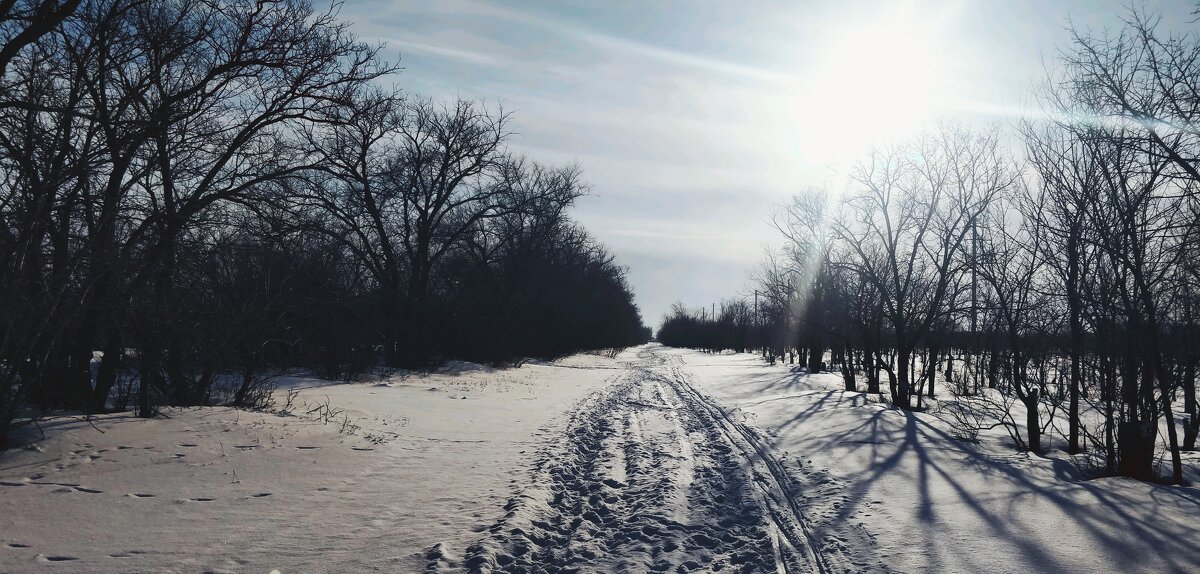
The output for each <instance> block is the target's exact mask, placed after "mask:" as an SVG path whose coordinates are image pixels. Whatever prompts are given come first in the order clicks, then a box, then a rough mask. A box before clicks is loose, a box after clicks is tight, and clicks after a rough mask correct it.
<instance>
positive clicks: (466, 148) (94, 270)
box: [0, 0, 644, 440]
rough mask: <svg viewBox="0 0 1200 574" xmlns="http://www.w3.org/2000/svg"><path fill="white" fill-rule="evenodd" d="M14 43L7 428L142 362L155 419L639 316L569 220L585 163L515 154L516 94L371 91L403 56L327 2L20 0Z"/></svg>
mask: <svg viewBox="0 0 1200 574" xmlns="http://www.w3.org/2000/svg"><path fill="white" fill-rule="evenodd" d="M0 42H3V44H2V45H0V94H2V96H0V172H2V174H3V175H2V176H0V218H2V220H3V222H2V224H0V322H2V323H0V440H3V438H4V437H5V436H6V435H7V431H8V429H9V425H10V423H11V421H12V420H13V418H14V417H15V416H16V415H17V413H18V412H19V410H20V409H22V408H24V407H25V406H26V405H34V406H36V407H38V408H43V409H44V408H59V407H65V408H71V409H80V410H83V411H85V412H96V411H100V410H103V409H105V408H106V407H108V406H109V405H110V404H111V403H110V393H111V391H112V389H113V388H114V386H119V385H120V384H121V382H122V381H128V380H132V381H134V385H133V386H135V387H136V388H138V389H139V390H138V393H137V401H138V408H139V411H140V413H141V414H142V415H143V416H149V415H151V414H152V413H153V412H154V409H155V406H156V405H157V404H162V403H168V404H179V405H186V404H208V403H211V402H212V401H215V400H219V399H222V398H228V399H229V400H231V401H232V402H234V403H238V404H246V403H247V402H251V401H253V400H255V398H256V396H261V389H262V387H261V383H262V381H263V379H264V374H266V373H268V372H270V371H272V370H274V369H278V368H280V367H283V366H291V365H296V366H310V367H312V368H314V369H317V371H318V372H319V373H320V374H322V375H325V376H329V377H335V376H336V377H344V376H349V375H351V374H354V373H358V372H363V371H366V370H368V369H373V368H375V367H377V366H378V365H380V364H384V365H387V366H392V367H405V368H421V367H425V366H428V365H431V364H433V363H434V362H436V361H437V360H439V359H441V358H445V357H451V356H453V357H461V358H465V359H473V360H484V361H490V362H504V361H508V360H512V359H515V358H520V357H524V356H558V355H562V354H566V353H570V352H574V351H577V350H580V349H590V348H603V347H618V346H624V345H628V344H631V343H635V342H638V341H640V340H641V339H642V338H643V337H644V333H643V331H642V328H641V322H640V319H639V316H638V311H637V308H636V307H635V306H634V304H633V301H632V296H631V294H630V291H629V288H628V286H627V284H626V281H625V277H624V271H623V269H622V268H620V267H619V266H617V265H616V264H615V263H614V261H613V258H612V256H611V255H610V254H608V253H607V252H606V251H605V250H604V248H603V247H601V246H600V245H599V244H597V243H596V242H595V241H594V240H593V239H592V238H591V237H589V236H588V234H587V233H586V232H585V231H584V230H583V229H582V228H581V227H579V226H578V225H577V224H576V223H574V222H573V221H572V220H571V219H570V217H569V216H568V210H569V208H570V206H571V205H572V204H573V202H574V201H575V200H576V199H577V198H578V197H580V196H581V195H583V194H584V193H586V191H587V189H586V186H585V185H584V184H583V183H582V182H581V179H580V173H579V170H578V169H577V168H575V167H569V166H568V167H549V166H544V165H541V164H538V163H535V162H533V161H530V160H528V159H525V158H522V157H520V156H518V155H515V154H513V153H512V152H510V151H509V150H508V149H507V146H506V143H507V141H508V139H509V137H510V134H511V131H510V128H509V123H510V117H509V115H508V114H506V113H504V112H503V111H502V110H501V111H494V110H489V109H488V108H487V107H486V106H484V105H482V104H480V103H476V102H470V101H457V102H451V103H449V104H439V103H435V102H433V101H431V100H428V99H422V98H419V97H414V96H411V95H406V94H403V93H401V92H398V91H396V90H392V89H385V88H383V87H381V86H382V85H383V84H382V82H383V81H385V80H387V79H388V77H389V76H390V75H391V74H393V73H394V72H396V71H397V68H396V66H395V65H394V64H392V63H390V62H387V61H385V60H383V59H382V58H381V57H380V54H379V48H378V47H376V46H371V45H367V44H364V43H362V42H360V41H358V40H357V39H356V38H355V37H354V36H353V35H352V34H351V33H349V32H348V30H347V25H346V23H344V22H341V21H339V20H338V18H337V14H336V8H330V9H326V10H314V9H313V7H312V6H311V5H310V4H308V3H307V2H305V1H304V0H254V1H251V0H232V1H230V0H220V1H218V0H78V1H69V0H68V1H62V2H60V1H56V0H16V1H14V2H4V3H0ZM101 356H102V357H103V358H102V360H100V359H99V358H100V357H101ZM231 373H236V376H235V377H231ZM231 380H232V381H234V382H233V383H232V384H230V383H229V381H231Z"/></svg>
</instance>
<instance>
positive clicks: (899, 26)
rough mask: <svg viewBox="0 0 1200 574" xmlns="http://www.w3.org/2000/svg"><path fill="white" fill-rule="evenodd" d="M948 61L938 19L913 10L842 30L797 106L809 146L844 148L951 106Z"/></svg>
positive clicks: (835, 152)
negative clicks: (937, 23) (919, 16)
mask: <svg viewBox="0 0 1200 574" xmlns="http://www.w3.org/2000/svg"><path fill="white" fill-rule="evenodd" d="M946 62H947V54H945V53H943V51H942V50H941V49H940V47H939V45H938V27H937V26H936V25H935V23H934V21H932V20H923V19H920V18H916V17H914V16H913V15H911V14H907V13H900V14H895V15H893V16H892V17H889V18H886V19H884V20H881V21H876V22H856V23H853V24H851V25H848V26H847V27H846V28H845V29H843V30H841V31H839V32H835V33H834V34H833V35H832V38H831V39H830V41H828V42H826V43H825V44H824V45H823V46H822V47H821V48H820V49H819V56H818V57H817V60H816V67H815V69H814V72H813V73H812V75H811V76H810V77H809V81H808V82H807V85H806V86H805V88H804V93H803V94H801V97H800V98H799V100H800V105H799V106H798V109H797V110H796V111H797V112H798V114H799V115H800V116H801V118H800V122H801V129H804V130H806V131H808V132H809V133H808V134H807V137H805V138H804V139H805V140H806V141H807V142H808V145H809V146H810V147H811V148H812V149H811V150H810V151H816V152H818V153H821V154H828V155H830V156H832V157H836V156H841V155H845V154H849V153H855V152H857V151H858V150H860V149H862V148H864V147H866V146H868V145H871V144H873V143H881V142H883V141H887V140H891V139H894V138H897V137H899V136H901V135H903V134H905V133H907V132H910V131H913V130H915V129H918V128H919V127H920V125H921V124H923V123H925V122H927V121H929V120H930V119H932V118H934V117H936V116H937V115H938V114H939V113H941V111H942V110H944V109H945V108H946V103H947V97H948V95H949V93H948V92H949V89H950V86H949V82H948V81H947V78H948V77H949V74H948V73H947V71H946Z"/></svg>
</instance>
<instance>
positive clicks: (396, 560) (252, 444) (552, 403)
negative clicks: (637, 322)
mask: <svg viewBox="0 0 1200 574" xmlns="http://www.w3.org/2000/svg"><path fill="white" fill-rule="evenodd" d="M458 367H459V368H458V369H456V370H455V372H454V373H441V374H434V375H428V376H411V377H407V378H394V379H389V380H387V381H384V382H378V381H377V382H367V383H355V384H344V385H342V384H338V385H334V384H329V383H326V382H322V381H316V380H307V379H291V380H286V381H283V383H285V386H287V387H292V388H298V389H302V390H301V391H300V394H299V396H298V398H297V400H296V402H295V404H296V405H297V408H296V410H295V414H294V415H293V416H287V417H281V416H277V415H274V414H268V413H256V412H250V411H244V410H232V409H225V408H206V409H188V410H183V411H179V410H171V411H168V412H167V414H168V416H169V417H170V418H169V419H166V418H164V419H156V420H140V419H136V418H132V417H129V416H128V415H110V416H104V417H98V418H97V419H96V420H95V424H96V427H98V428H99V429H100V430H102V431H103V432H100V431H99V430H96V429H94V428H92V426H90V425H89V424H87V423H86V422H83V421H79V420H75V419H66V418H62V419H55V420H53V421H49V422H43V423H42V427H43V429H44V430H45V432H46V438H45V439H44V440H38V441H37V442H35V443H34V445H35V446H34V447H32V448H30V449H15V450H12V451H9V452H7V453H4V454H3V455H0V482H2V483H3V486H0V572H26V571H34V572H36V571H42V570H45V571H47V572H50V571H53V572H201V571H212V572H269V571H271V570H272V569H278V570H280V571H281V572H284V573H287V572H347V571H369V570H376V569H379V570H384V571H395V572H417V571H421V570H422V569H423V568H424V567H425V565H426V562H427V560H426V558H425V553H426V552H427V551H428V550H429V549H430V548H431V547H433V546H434V545H436V544H438V543H441V544H443V545H444V546H445V547H447V548H451V549H457V552H461V551H462V550H463V549H465V548H466V547H467V546H468V545H470V544H472V543H474V542H476V541H477V540H478V539H479V536H480V535H479V534H477V533H476V532H477V531H482V530H483V529H484V528H486V527H487V526H490V525H491V524H492V523H493V522H494V521H495V519H496V517H498V516H500V515H501V514H502V513H503V506H504V504H505V503H506V502H507V501H508V499H509V498H511V497H512V496H513V495H514V494H515V493H516V492H517V490H518V488H519V487H520V486H523V485H524V480H525V477H527V476H528V475H529V471H530V465H531V460H530V455H529V453H531V452H533V450H534V448H535V446H536V445H537V444H538V443H539V442H540V437H542V436H543V435H546V434H549V433H552V432H553V431H554V430H555V429H556V428H557V426H556V422H555V417H556V416H557V415H559V414H561V413H562V412H564V411H565V410H566V409H568V408H569V407H570V406H571V405H572V404H573V403H574V402H575V401H577V400H579V399H580V398H582V397H583V396H585V395H586V394H588V393H589V392H591V391H593V390H595V389H597V388H601V387H603V386H605V385H606V384H607V381H608V380H609V379H611V378H612V377H613V376H614V375H615V373H617V372H618V371H616V370H613V369H614V368H615V363H614V362H613V361H611V360H608V359H602V358H599V357H594V356H589V355H582V356H579V357H573V358H571V359H568V360H566V361H563V362H562V363H561V364H559V365H555V366H536V365H527V366H525V367H522V368H520V369H509V370H501V371H495V372H493V371H491V370H490V369H486V368H463V366H462V365H459V366H458ZM568 367H579V368H568ZM285 392H286V389H281V391H280V393H279V397H278V398H279V399H280V401H281V402H282V401H283V400H285V397H284V395H285ZM325 404H328V405H330V406H331V408H332V409H333V416H330V417H329V420H328V422H327V423H326V422H322V415H324V414H326V413H325V412H323V411H319V412H314V413H312V414H307V415H306V414H305V412H306V411H308V410H309V409H312V408H314V407H316V406H319V405H325ZM339 409H340V410H341V411H342V412H340V413H339V412H338V410H339ZM344 421H349V422H348V423H347V425H348V426H350V425H353V426H357V427H358V428H357V429H355V428H353V427H351V428H347V429H343V422H344ZM27 430H28V431H30V432H32V433H33V435H34V438H36V436H37V433H36V432H35V431H34V429H27Z"/></svg>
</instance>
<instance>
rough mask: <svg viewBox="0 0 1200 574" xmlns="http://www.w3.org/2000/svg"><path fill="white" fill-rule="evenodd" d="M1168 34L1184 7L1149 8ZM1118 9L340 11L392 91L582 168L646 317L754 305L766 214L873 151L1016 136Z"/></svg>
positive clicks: (877, 3)
mask: <svg viewBox="0 0 1200 574" xmlns="http://www.w3.org/2000/svg"><path fill="white" fill-rule="evenodd" d="M1138 5H1139V6H1141V7H1142V8H1143V9H1145V10H1147V11H1149V12H1151V13H1154V14H1158V15H1160V16H1162V17H1163V19H1164V22H1171V23H1173V24H1178V23H1185V24H1186V23H1189V22H1192V17H1191V15H1190V12H1191V10H1192V8H1193V6H1194V4H1193V3H1192V2H1186V1H1168V0H1159V1H1155V0H1146V1H1144V2H1141V3H1140V4H1138ZM1125 14H1127V9H1126V4H1125V3H1122V2H1119V1H1109V0H1062V1H1052V0H950V1H947V0H941V1H938V0H928V1H913V0H908V1H906V0H872V1H868V0H862V1H822V2H815V1H794V0H793V1H780V2H770V1H761V2H753V1H706V0H691V1H684V0H663V1H655V2H651V1H646V2H634V1H627V0H600V1H583V0H566V1H558V2H551V1H546V2H538V1H526V2H515V1H514V2H491V1H485V0H393V1H390V2H389V1H376V0H346V1H345V4H344V5H343V7H342V11H341V15H342V17H343V18H344V19H346V20H348V21H350V22H352V23H353V24H352V30H353V31H354V32H355V33H357V34H358V35H359V36H360V38H361V39H363V40H365V41H368V42H372V43H383V44H385V45H386V46H385V49H384V51H383V54H384V56H385V57H388V58H391V59H393V60H397V59H398V60H399V61H400V64H401V66H402V67H403V71H402V72H401V73H400V74H399V75H398V76H396V77H395V78H393V79H394V81H395V83H396V85H397V86H398V87H400V88H401V89H403V90H405V91H407V92H409V93H413V94H419V95H423V96H429V97H433V98H435V99H441V100H452V99H454V98H469V99H475V100H480V101H483V102H485V103H486V104H487V105H488V106H489V107H492V108H493V109H498V108H501V107H502V108H503V109H504V111H506V112H511V113H512V114H513V125H514V126H515V131H516V133H515V134H514V136H513V138H512V140H511V142H510V146H511V148H512V149H513V150H514V151H517V152H520V153H524V154H526V155H527V156H529V157H530V158H531V159H533V160H535V161H539V162H542V163H547V164H551V165H565V164H576V165H578V166H579V167H581V168H582V169H583V174H584V179H585V180H586V181H587V182H588V185H589V188H590V194H589V195H588V196H587V197H584V198H583V199H581V200H580V201H579V203H578V205H577V206H576V208H575V210H574V212H573V215H574V217H575V218H576V219H577V220H578V221H580V222H581V223H582V224H583V225H584V226H585V227H586V228H587V229H588V230H589V231H590V232H591V233H592V234H593V235H594V236H595V237H596V238H597V239H598V240H600V241H601V242H602V243H604V244H605V245H606V246H608V248H609V249H610V250H611V251H612V252H613V253H614V254H615V255H616V257H617V260H618V262H619V263H620V264H622V265H623V266H625V267H627V268H628V276H629V280H630V284H631V287H632V288H633V291H634V294H635V297H636V299H637V303H638V306H639V307H640V308H641V310H642V317H643V319H644V320H645V321H646V323H647V324H648V325H651V326H654V327H657V325H658V323H659V321H660V319H661V317H662V315H663V314H664V313H665V312H666V311H667V310H668V309H669V308H670V306H671V304H672V303H673V302H674V301H677V300H678V301H682V302H683V303H685V304H686V305H688V306H689V307H700V306H703V307H709V306H710V305H711V304H712V303H714V302H719V301H720V300H721V299H723V298H726V297H731V296H749V295H750V294H751V292H752V286H751V283H750V281H749V280H748V277H749V274H750V273H751V272H752V270H753V269H755V268H756V267H757V265H758V262H759V261H761V259H762V256H763V253H764V249H765V248H766V247H767V246H768V245H778V244H779V243H780V242H781V239H780V237H779V235H778V232H776V231H775V230H774V229H773V228H772V227H771V225H770V219H771V213H772V210H773V209H774V207H775V206H777V205H779V204H781V203H783V202H785V201H787V200H788V198H789V197H790V196H792V195H793V194H796V193H798V192H800V191H802V190H804V189H807V188H812V187H830V186H837V185H844V183H840V182H844V181H845V177H844V176H845V173H846V170H847V169H848V168H849V167H850V166H851V165H852V164H853V162H854V161H856V159H857V158H859V157H861V156H862V154H863V152H864V150H866V149H868V148H869V147H870V146H871V145H873V144H884V143H886V142H887V141H891V140H894V139H899V138H903V137H904V135H905V134H910V133H912V132H915V131H918V130H920V129H921V127H922V126H927V125H928V124H929V123H930V122H933V121H936V120H939V119H952V120H956V121H961V122H964V123H967V124H969V125H975V124H980V125H988V124H993V123H994V124H998V125H1000V127H1001V128H1003V127H1005V126H1009V125H1011V124H1012V122H1013V121H1014V120H1016V119H1017V118H1018V117H1019V115H1020V113H1021V112H1020V110H1022V109H1028V107H1029V102H1030V100H1031V98H1030V93H1031V91H1032V88H1033V86H1034V84H1035V83H1036V82H1037V81H1038V80H1040V79H1042V78H1044V77H1045V75H1046V70H1047V67H1053V65H1054V61H1055V58H1056V55H1057V53H1058V50H1059V48H1061V47H1062V46H1064V45H1065V44H1066V43H1067V40H1068V35H1067V27H1068V25H1069V24H1070V23H1074V24H1075V26H1076V27H1079V28H1082V29H1091V30H1093V31H1097V32H1099V31H1103V30H1104V29H1105V28H1110V29H1111V28H1116V27H1118V26H1119V24H1120V18H1121V17H1122V16H1123V15H1125Z"/></svg>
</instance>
